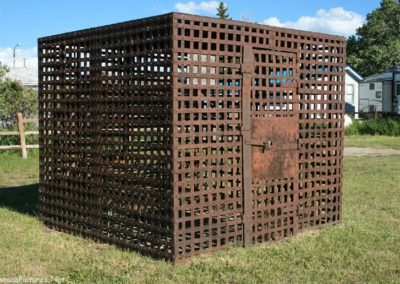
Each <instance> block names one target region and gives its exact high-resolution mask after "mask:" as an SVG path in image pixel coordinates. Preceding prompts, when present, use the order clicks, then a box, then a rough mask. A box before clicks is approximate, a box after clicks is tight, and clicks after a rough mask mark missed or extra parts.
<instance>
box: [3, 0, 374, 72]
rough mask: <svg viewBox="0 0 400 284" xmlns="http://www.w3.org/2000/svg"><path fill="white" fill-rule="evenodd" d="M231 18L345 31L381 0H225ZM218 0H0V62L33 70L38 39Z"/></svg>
mask: <svg viewBox="0 0 400 284" xmlns="http://www.w3.org/2000/svg"><path fill="white" fill-rule="evenodd" d="M224 2H225V3H226V5H227V6H228V8H229V11H228V12H229V14H230V16H231V17H232V19H234V20H246V21H251V22H257V23H264V24H270V25H274V26H282V27H290V28H297V29H302V30H312V31H318V32H324V33H330V34H338V35H343V36H346V37H347V36H349V35H351V34H354V33H355V30H356V28H357V27H359V26H360V25H362V23H363V22H364V20H365V16H366V15H367V14H368V13H370V12H372V11H373V10H374V9H376V8H378V7H379V6H380V0H302V1H299V0H287V1H276V0H273V1H270V0H247V1H240V0H236V1H235V0H226V1H224ZM218 3H219V1H207V0H206V1H198V0H194V1H186V0H163V1H160V0H158V1H156V0H145V1H138V0H137V1H135V0H107V1H106V0H68V1H67V0H0V62H2V63H4V64H7V65H9V66H12V51H13V49H14V47H15V46H16V45H17V44H18V43H20V44H21V46H18V47H17V49H16V58H17V62H16V65H17V66H22V65H23V58H25V59H26V60H25V62H26V66H27V67H29V68H32V69H36V65H37V58H36V52H37V51H36V50H37V39H38V38H39V37H43V36H49V35H53V34H59V33H64V32H69V31H74V30H79V29H84V28H90V27H96V26H100V25H108V24H113V23H118V22H122V21H128V20H133V19H138V18H143V17H148V16H154V15H159V14H163V13H168V12H185V13H191V14H198V15H205V16H212V17H213V16H215V13H216V6H218Z"/></svg>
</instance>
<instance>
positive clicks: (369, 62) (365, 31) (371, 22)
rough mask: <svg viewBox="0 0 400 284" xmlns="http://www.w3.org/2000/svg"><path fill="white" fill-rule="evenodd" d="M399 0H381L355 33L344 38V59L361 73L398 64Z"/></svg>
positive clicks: (382, 69)
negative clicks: (345, 41)
mask: <svg viewBox="0 0 400 284" xmlns="http://www.w3.org/2000/svg"><path fill="white" fill-rule="evenodd" d="M399 22H400V3H399V1H397V0H382V1H381V5H380V7H379V8H377V9H375V10H374V11H372V12H371V13H369V14H368V15H367V19H366V22H365V24H364V25H363V26H361V27H360V28H358V29H357V32H356V35H353V36H350V37H349V38H348V39H347V63H348V64H349V65H351V66H352V67H353V68H354V69H355V70H357V72H358V73H360V74H361V75H362V76H364V77H366V76H370V75H373V74H376V73H379V72H383V71H386V69H387V68H388V67H398V66H400V48H399V46H400V25H399Z"/></svg>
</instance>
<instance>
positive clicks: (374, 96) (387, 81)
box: [360, 67, 400, 114]
mask: <svg viewBox="0 0 400 284" xmlns="http://www.w3.org/2000/svg"><path fill="white" fill-rule="evenodd" d="M360 112H396V113H398V114H400V67H397V68H390V69H388V70H387V71H386V72H382V73H379V74H376V75H372V76H369V77H366V78H365V79H364V80H363V81H362V82H361V84H360Z"/></svg>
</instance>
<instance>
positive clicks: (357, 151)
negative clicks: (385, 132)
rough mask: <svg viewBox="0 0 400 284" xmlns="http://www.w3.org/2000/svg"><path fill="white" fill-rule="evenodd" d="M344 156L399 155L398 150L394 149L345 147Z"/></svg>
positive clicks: (399, 151)
mask: <svg viewBox="0 0 400 284" xmlns="http://www.w3.org/2000/svg"><path fill="white" fill-rule="evenodd" d="M344 155H345V156H357V157H365V156H391V155H400V150H395V149H376V148H361V147H345V148H344Z"/></svg>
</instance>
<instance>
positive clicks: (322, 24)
mask: <svg viewBox="0 0 400 284" xmlns="http://www.w3.org/2000/svg"><path fill="white" fill-rule="evenodd" d="M363 22H364V17H363V16H361V15H359V14H357V13H355V12H352V11H346V10H345V9H343V7H337V8H332V9H330V10H329V11H327V10H324V9H320V10H318V11H317V13H316V15H315V16H314V17H310V16H304V17H300V18H299V19H298V20H297V21H296V22H290V21H288V22H283V23H282V22H281V21H280V20H279V19H278V18H276V17H272V18H269V19H266V20H264V21H263V24H266V25H271V26H277V27H286V28H293V29H299V30H306V31H313V32H321V33H328V34H335V35H342V36H346V37H347V36H350V35H353V34H355V33H356V29H357V28H358V27H360V26H361V25H362V24H363Z"/></svg>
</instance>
